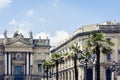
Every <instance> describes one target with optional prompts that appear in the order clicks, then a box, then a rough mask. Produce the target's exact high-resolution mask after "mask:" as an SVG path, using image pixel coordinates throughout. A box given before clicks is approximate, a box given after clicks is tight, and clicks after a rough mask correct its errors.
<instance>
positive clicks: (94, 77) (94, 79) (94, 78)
mask: <svg viewBox="0 0 120 80" xmlns="http://www.w3.org/2000/svg"><path fill="white" fill-rule="evenodd" d="M95 75H96V74H95V66H93V80H96V76H95Z"/></svg>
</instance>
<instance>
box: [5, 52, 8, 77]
mask: <svg viewBox="0 0 120 80" xmlns="http://www.w3.org/2000/svg"><path fill="white" fill-rule="evenodd" d="M7 66H8V65H7V53H5V75H7Z"/></svg>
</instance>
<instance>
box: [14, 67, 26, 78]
mask: <svg viewBox="0 0 120 80" xmlns="http://www.w3.org/2000/svg"><path fill="white" fill-rule="evenodd" d="M14 74H15V77H14V80H24V79H23V72H22V66H15V68H14Z"/></svg>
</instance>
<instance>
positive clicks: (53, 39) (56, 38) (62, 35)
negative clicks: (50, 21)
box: [35, 31, 69, 46]
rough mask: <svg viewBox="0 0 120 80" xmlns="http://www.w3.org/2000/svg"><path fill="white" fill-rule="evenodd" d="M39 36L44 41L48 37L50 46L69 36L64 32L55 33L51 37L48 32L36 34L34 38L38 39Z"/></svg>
mask: <svg viewBox="0 0 120 80" xmlns="http://www.w3.org/2000/svg"><path fill="white" fill-rule="evenodd" d="M39 36H40V37H41V39H46V38H47V37H48V38H49V39H50V43H51V45H52V46H53V45H56V44H58V43H59V42H61V41H63V40H64V39H66V38H67V37H68V36H69V34H68V33H67V32H65V31H57V32H56V33H55V35H54V36H51V34H50V33H49V32H41V33H39V34H37V35H36V36H35V38H39Z"/></svg>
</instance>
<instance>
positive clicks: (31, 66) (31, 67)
mask: <svg viewBox="0 0 120 80" xmlns="http://www.w3.org/2000/svg"><path fill="white" fill-rule="evenodd" d="M32 69H33V65H30V70H31V80H32Z"/></svg>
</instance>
